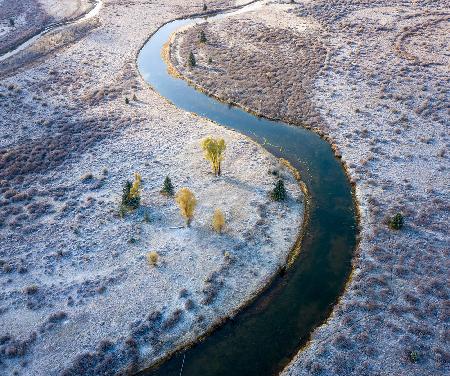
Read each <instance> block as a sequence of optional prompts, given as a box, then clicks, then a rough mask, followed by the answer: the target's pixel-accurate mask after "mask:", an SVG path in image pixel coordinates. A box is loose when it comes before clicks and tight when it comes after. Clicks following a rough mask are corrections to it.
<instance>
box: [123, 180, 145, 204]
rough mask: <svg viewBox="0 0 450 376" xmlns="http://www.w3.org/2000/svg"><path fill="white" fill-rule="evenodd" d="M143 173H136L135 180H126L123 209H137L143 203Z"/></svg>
mask: <svg viewBox="0 0 450 376" xmlns="http://www.w3.org/2000/svg"><path fill="white" fill-rule="evenodd" d="M141 182H142V178H141V175H139V174H138V173H135V174H134V181H133V183H131V182H130V181H129V180H127V181H126V182H125V185H124V187H123V192H122V203H121V211H122V212H123V211H126V210H134V209H137V208H138V207H139V205H140V203H141Z"/></svg>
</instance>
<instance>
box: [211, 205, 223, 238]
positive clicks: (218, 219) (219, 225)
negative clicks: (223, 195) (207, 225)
mask: <svg viewBox="0 0 450 376" xmlns="http://www.w3.org/2000/svg"><path fill="white" fill-rule="evenodd" d="M212 226H213V229H214V230H215V231H216V232H218V233H219V234H220V233H221V232H222V231H223V228H224V227H225V216H224V215H223V213H222V210H220V209H216V210H214V214H213V218H212Z"/></svg>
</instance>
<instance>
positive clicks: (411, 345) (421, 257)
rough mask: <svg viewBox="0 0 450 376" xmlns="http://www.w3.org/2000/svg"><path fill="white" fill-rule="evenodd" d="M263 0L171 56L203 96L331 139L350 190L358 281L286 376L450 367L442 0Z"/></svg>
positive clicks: (189, 36)
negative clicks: (394, 221) (398, 220)
mask: <svg viewBox="0 0 450 376" xmlns="http://www.w3.org/2000/svg"><path fill="white" fill-rule="evenodd" d="M266 3H267V5H264V6H262V7H261V9H259V10H256V11H254V12H249V13H245V14H242V15H237V16H234V17H231V18H227V19H224V20H218V21H214V22H211V23H205V24H200V25H197V26H195V27H193V28H189V29H186V30H184V31H182V32H180V33H177V34H175V35H174V37H173V39H172V40H173V43H172V45H171V49H170V52H171V54H170V58H171V62H172V64H173V65H174V67H175V69H176V70H177V71H178V72H179V73H180V74H181V75H182V76H183V77H184V78H185V79H187V80H188V81H190V82H192V83H193V84H194V85H196V86H198V87H199V88H200V89H201V90H202V91H204V92H206V93H208V94H210V95H213V96H215V97H218V98H219V99H220V100H223V101H225V102H230V103H233V104H235V105H238V106H242V107H244V108H246V109H250V110H251V111H252V112H254V113H257V114H258V113H259V114H261V115H263V116H268V117H274V118H280V119H285V120H287V121H290V122H293V123H298V124H301V125H303V126H308V127H311V128H312V129H314V130H315V131H317V132H318V133H320V134H321V135H323V136H324V138H326V139H327V140H329V142H330V143H331V144H332V146H333V148H334V150H335V153H336V155H337V156H339V157H340V158H341V159H342V161H343V163H344V164H345V165H346V168H347V170H348V173H349V176H350V179H351V180H352V182H353V183H354V184H355V186H356V194H357V197H358V201H359V203H360V207H361V214H362V215H361V224H362V234H361V242H360V245H359V249H358V253H357V257H356V258H355V260H354V272H353V275H352V280H351V281H350V282H349V284H348V286H347V290H346V292H345V294H344V295H343V297H342V298H341V300H340V302H339V304H338V305H337V306H336V308H335V310H334V312H333V315H332V316H331V318H330V319H329V320H328V321H327V322H326V323H325V324H324V325H323V326H322V327H321V328H319V329H318V330H317V331H316V332H315V333H314V334H313V336H312V338H311V341H310V343H309V344H308V346H307V347H306V348H305V349H304V350H303V351H301V352H300V353H299V354H298V356H297V358H296V359H295V360H294V361H293V362H292V364H291V365H290V367H288V368H287V369H286V370H285V373H286V374H289V375H299V374H305V375H310V374H332V375H343V374H374V373H389V374H400V373H403V372H406V371H405V370H406V369H407V370H408V371H407V372H410V373H413V374H421V375H422V374H427V375H428V374H430V375H432V374H441V373H445V370H446V369H447V368H448V360H449V349H448V345H447V344H446V342H447V341H446V340H445V338H446V336H445V311H446V300H447V299H448V296H449V286H448V283H447V282H446V280H447V278H446V275H447V274H448V268H449V266H448V263H447V262H446V261H445V260H446V259H447V258H448V250H447V248H448V247H447V246H446V244H447V243H448V238H449V233H448V229H447V228H446V226H445V225H444V224H445V223H446V222H448V214H449V210H448V208H449V197H448V192H447V190H446V188H445V187H446V186H448V184H449V181H448V156H447V154H448V151H447V149H448V143H449V139H448V132H446V128H445V127H446V124H447V123H448V113H447V112H446V110H445V103H446V102H448V95H446V91H445V85H446V83H448V72H446V70H445V67H446V66H447V65H448V57H446V56H447V55H446V54H445V53H443V51H444V50H445V37H444V35H445V32H444V29H445V27H444V26H443V25H444V24H445V20H446V19H448V11H449V9H448V4H445V3H440V4H438V3H436V2H420V3H419V2H414V4H412V5H411V6H405V5H404V4H403V3H402V2H398V4H397V3H394V4H392V2H383V1H377V2H376V3H374V4H372V5H370V6H368V5H365V4H363V3H360V2H354V3H349V2H346V3H344V2H342V1H334V2H333V4H330V3H329V2H326V1H323V2H322V1H318V2H310V1H296V2H295V3H288V2H283V1H279V2H266ZM446 15H447V16H446ZM202 31H203V33H204V35H205V38H204V39H205V40H204V41H201V40H200V35H201V32H202ZM286 45H289V46H290V48H284V47H285V46H286ZM323 50H325V53H324V51H323ZM190 52H192V53H193V55H194V57H195V60H196V64H195V66H194V67H193V66H192V64H189V54H190ZM440 52H441V53H440ZM291 99H292V100H291ZM396 213H401V214H402V215H403V217H404V220H405V225H404V227H403V228H402V229H401V230H400V231H396V230H391V229H390V228H389V226H388V225H387V223H388V221H389V219H390V218H392V217H393V216H394V214H396ZM417 250H420V252H418V251H417ZM424 275H426V277H424ZM411 354H413V355H411ZM416 356H417V358H416ZM380 359H382V361H381V360H380ZM419 359H420V360H419Z"/></svg>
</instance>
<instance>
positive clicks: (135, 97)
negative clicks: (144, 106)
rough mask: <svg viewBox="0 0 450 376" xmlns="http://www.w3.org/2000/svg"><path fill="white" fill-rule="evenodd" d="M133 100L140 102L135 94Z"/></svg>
mask: <svg viewBox="0 0 450 376" xmlns="http://www.w3.org/2000/svg"><path fill="white" fill-rule="evenodd" d="M133 100H134V101H135V102H136V101H137V100H138V99H137V96H136V94H133Z"/></svg>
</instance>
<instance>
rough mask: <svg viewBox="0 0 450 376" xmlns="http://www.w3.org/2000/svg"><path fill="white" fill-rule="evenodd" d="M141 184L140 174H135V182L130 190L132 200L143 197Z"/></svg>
mask: <svg viewBox="0 0 450 376" xmlns="http://www.w3.org/2000/svg"><path fill="white" fill-rule="evenodd" d="M141 183H142V177H141V175H140V174H139V173H137V172H135V173H134V182H133V185H132V186H131V189H130V198H135V197H140V196H141Z"/></svg>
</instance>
